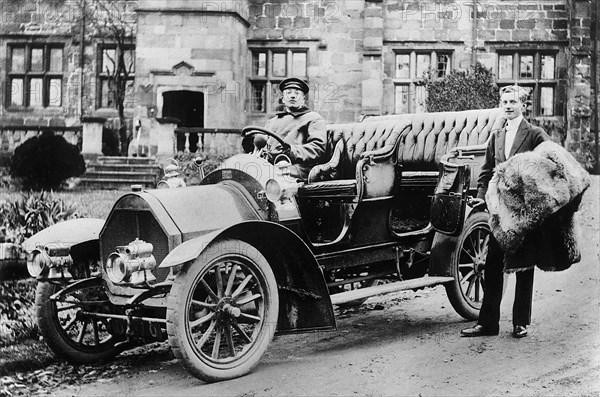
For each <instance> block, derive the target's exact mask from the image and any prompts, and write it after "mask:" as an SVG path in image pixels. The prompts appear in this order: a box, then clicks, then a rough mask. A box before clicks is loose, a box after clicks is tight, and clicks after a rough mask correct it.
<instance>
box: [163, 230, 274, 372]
mask: <svg viewBox="0 0 600 397" xmlns="http://www.w3.org/2000/svg"><path fill="white" fill-rule="evenodd" d="M278 312H279V296H278V292H277V283H276V281H275V276H274V275H273V271H272V270H271V267H270V266H269V264H268V262H267V260H266V259H265V257H264V256H263V255H262V254H261V253H260V252H259V251H258V250H257V249H256V248H254V247H253V246H251V245H249V244H247V243H245V242H243V241H239V240H219V241H217V242H215V243H213V244H211V245H210V246H208V247H207V248H206V249H205V250H204V252H203V253H202V254H201V255H200V256H199V257H198V258H197V259H196V260H195V261H193V262H191V263H188V264H186V265H184V267H183V268H182V269H181V270H180V271H179V272H178V273H177V276H176V278H175V282H174V284H173V287H172V288H171V292H170V294H169V298H168V302H167V333H168V335H169V344H170V345H171V348H172V349H173V352H174V354H175V356H176V357H177V358H178V359H179V360H180V361H181V363H182V364H183V365H184V366H185V367H186V368H187V369H188V371H190V373H192V374H193V375H194V376H196V377H198V378H200V379H202V380H204V381H206V382H216V381H221V380H226V379H232V378H236V377H239V376H242V375H244V374H246V373H248V372H249V371H250V370H252V368H254V366H255V365H256V364H257V363H258V361H259V360H260V358H261V357H262V355H263V354H264V353H265V351H266V350H267V347H268V345H269V343H270V342H271V340H272V338H273V335H274V334H275V329H276V327H277V316H278Z"/></svg>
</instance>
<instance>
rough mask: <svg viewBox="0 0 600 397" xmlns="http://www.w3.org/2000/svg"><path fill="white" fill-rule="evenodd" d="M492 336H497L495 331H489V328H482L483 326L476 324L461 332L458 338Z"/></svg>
mask: <svg viewBox="0 0 600 397" xmlns="http://www.w3.org/2000/svg"><path fill="white" fill-rule="evenodd" d="M493 335H498V330H497V329H490V328H487V327H484V326H483V325H480V324H477V325H476V326H474V327H472V328H467V329H463V330H462V331H460V336H468V337H472V336H493Z"/></svg>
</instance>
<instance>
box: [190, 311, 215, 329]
mask: <svg viewBox="0 0 600 397" xmlns="http://www.w3.org/2000/svg"><path fill="white" fill-rule="evenodd" d="M214 316H215V313H214V312H212V313H208V314H207V315H206V316H203V317H200V318H199V319H197V320H194V321H190V328H194V327H197V326H199V325H202V324H204V323H205V322H207V321H210V320H212V318H213V317H214Z"/></svg>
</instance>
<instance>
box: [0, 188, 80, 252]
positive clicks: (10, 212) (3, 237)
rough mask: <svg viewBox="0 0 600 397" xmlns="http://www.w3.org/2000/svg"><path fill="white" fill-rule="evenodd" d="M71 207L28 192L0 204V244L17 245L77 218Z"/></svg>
mask: <svg viewBox="0 0 600 397" xmlns="http://www.w3.org/2000/svg"><path fill="white" fill-rule="evenodd" d="M80 217H81V215H80V214H79V211H78V210H77V209H76V207H75V206H73V205H71V204H68V203H66V202H65V201H64V200H62V199H61V198H58V197H56V196H55V195H54V194H53V193H51V192H50V193H48V192H39V193H28V194H24V195H22V196H20V197H19V198H17V199H16V200H14V201H7V200H3V201H0V241H8V242H13V243H16V244H21V243H22V242H23V241H24V240H25V239H26V238H28V237H30V236H32V235H33V234H35V233H37V232H39V231H40V230H43V229H45V228H47V227H48V226H51V225H53V224H55V223H58V222H62V221H65V220H67V219H73V218H80Z"/></svg>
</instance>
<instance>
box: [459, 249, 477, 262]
mask: <svg viewBox="0 0 600 397" xmlns="http://www.w3.org/2000/svg"><path fill="white" fill-rule="evenodd" d="M462 251H463V252H464V253H465V254H467V256H468V257H469V258H471V261H472V262H473V263H475V262H476V258H475V255H476V254H471V253H470V252H469V251H468V250H467V249H465V247H463V248H462Z"/></svg>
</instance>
